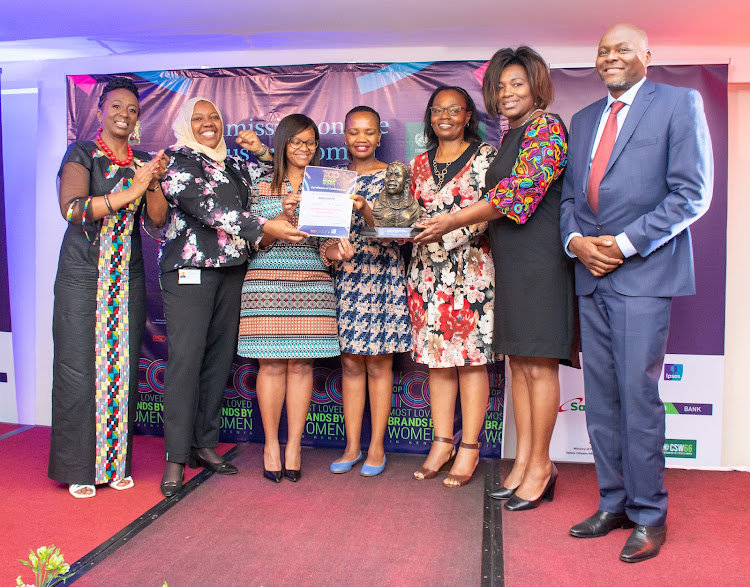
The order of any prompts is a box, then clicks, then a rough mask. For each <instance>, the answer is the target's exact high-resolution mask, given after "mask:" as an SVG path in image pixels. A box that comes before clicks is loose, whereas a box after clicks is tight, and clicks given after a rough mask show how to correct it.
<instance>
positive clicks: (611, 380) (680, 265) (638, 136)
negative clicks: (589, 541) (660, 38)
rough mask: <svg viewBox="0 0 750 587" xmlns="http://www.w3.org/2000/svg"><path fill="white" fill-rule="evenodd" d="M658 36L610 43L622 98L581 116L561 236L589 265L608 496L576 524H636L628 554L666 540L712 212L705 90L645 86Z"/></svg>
mask: <svg viewBox="0 0 750 587" xmlns="http://www.w3.org/2000/svg"><path fill="white" fill-rule="evenodd" d="M650 62H651V53H650V52H649V50H648V39H647V36H646V33H645V32H644V31H643V30H642V29H640V28H638V27H636V26H633V25H625V24H618V25H616V26H614V27H612V28H611V29H610V30H608V31H607V32H606V33H605V34H604V36H603V37H602V39H601V42H600V43H599V50H598V53H597V57H596V68H597V71H598V73H599V75H600V77H601V78H602V80H603V81H604V83H605V85H606V86H607V88H608V89H609V95H608V96H607V97H606V98H603V99H601V100H599V101H597V102H594V103H593V104H591V105H590V106H587V107H586V108H584V109H583V110H581V111H580V112H578V113H577V114H576V115H575V116H573V119H572V122H571V125H570V138H569V142H568V167H567V169H566V171H565V180H564V185H563V193H562V202H561V214H560V223H561V236H562V240H563V243H564V245H565V249H566V251H567V252H568V254H569V255H570V256H572V257H576V258H577V259H578V261H580V262H579V263H576V294H577V295H578V296H579V307H580V318H581V341H582V350H583V367H584V383H585V390H586V422H587V427H588V432H589V438H590V440H591V448H592V450H593V453H594V462H595V464H596V473H597V479H598V482H599V490H600V496H601V497H600V501H599V509H598V511H597V513H596V514H594V515H593V516H591V517H590V518H587V519H586V520H584V521H583V522H581V523H580V524H576V525H575V526H573V528H571V530H570V533H571V535H573V536H575V537H578V538H595V537H599V536H604V535H606V534H608V533H609V532H610V531H611V530H614V529H615V528H633V531H632V533H631V535H630V537H629V538H628V540H627V542H626V543H625V546H624V548H623V550H622V552H621V554H620V559H621V560H623V561H626V562H638V561H642V560H646V559H648V558H651V557H654V556H656V555H657V554H659V549H660V547H661V545H662V544H663V543H664V542H665V540H666V535H667V526H666V517H667V490H666V488H665V487H664V452H663V445H664V435H665V431H664V428H665V422H664V404H663V403H662V401H661V399H660V398H659V390H658V381H659V377H660V375H661V370H662V366H663V363H664V355H665V352H666V345H667V335H668V332H669V315H670V309H671V304H672V297H673V296H684V295H691V294H693V293H695V275H694V270H693V252H692V244H691V239H690V231H689V229H688V226H689V225H690V224H691V223H693V222H694V221H695V220H697V219H698V218H699V217H700V216H701V215H702V214H703V213H704V212H705V211H706V210H707V209H708V205H709V202H710V200H711V192H712V186H713V159H712V152H711V139H710V136H709V132H708V125H707V123H706V117H705V114H704V111H703V101H702V99H701V96H700V94H699V93H698V92H697V91H695V90H692V89H687V88H677V87H672V86H668V85H663V84H656V83H653V82H652V81H650V80H648V79H647V78H646V69H647V67H648V65H649V63H650Z"/></svg>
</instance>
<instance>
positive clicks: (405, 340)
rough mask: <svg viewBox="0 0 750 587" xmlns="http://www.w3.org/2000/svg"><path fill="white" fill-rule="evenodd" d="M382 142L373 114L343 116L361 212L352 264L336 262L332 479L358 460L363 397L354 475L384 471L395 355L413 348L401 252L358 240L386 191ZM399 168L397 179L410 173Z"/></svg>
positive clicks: (360, 110)
mask: <svg viewBox="0 0 750 587" xmlns="http://www.w3.org/2000/svg"><path fill="white" fill-rule="evenodd" d="M380 138H381V134H380V116H379V115H378V113H377V112H376V111H375V110H373V109H372V108H370V107H368V106H357V107H356V108H353V109H352V110H350V111H349V112H348V113H347V115H346V118H345V123H344V141H345V144H346V148H347V150H348V151H349V157H350V158H351V163H349V165H348V167H347V168H348V169H349V170H351V171H356V172H357V173H358V174H359V176H358V177H357V198H356V202H355V208H358V209H359V211H360V213H355V214H354V216H353V221H352V228H351V233H350V236H349V239H350V240H351V241H352V246H353V247H354V257H352V258H351V259H350V260H349V261H345V262H343V263H339V264H338V267H337V268H336V273H335V283H336V296H337V298H338V311H337V316H338V331H339V343H340V344H341V371H342V394H343V399H344V425H345V427H346V449H345V450H344V454H343V455H342V456H341V458H339V459H338V460H336V461H335V462H334V463H332V464H331V472H332V473H346V472H347V471H350V470H351V469H352V467H353V466H354V465H355V464H357V463H358V462H359V461H360V460H362V451H361V449H360V436H361V432H362V416H363V415H364V409H365V396H366V390H367V391H369V396H370V418H371V423H372V428H371V429H372V432H371V434H370V446H369V448H368V451H367V459H365V462H364V464H363V465H362V468H361V470H360V474H362V475H364V476H365V477H372V476H375V475H379V474H380V473H382V472H383V469H384V468H385V449H384V447H383V441H384V438H385V431H386V428H387V427H388V416H389V415H390V413H391V401H392V395H393V353H401V352H406V351H408V350H409V349H410V348H411V332H410V323H409V311H408V308H407V305H406V277H405V273H406V272H405V271H404V258H403V256H402V255H401V248H400V247H399V246H398V244H397V243H396V242H395V241H390V242H386V241H377V240H370V239H366V238H362V237H361V236H360V234H359V233H360V231H361V230H362V228H363V227H364V226H365V224H366V221H365V219H366V218H367V219H368V220H369V221H370V222H372V218H371V213H372V210H371V206H372V204H373V202H374V201H375V200H376V199H377V197H378V196H379V195H380V193H381V192H382V191H383V189H384V188H385V183H386V167H388V166H387V165H386V164H385V163H383V162H382V161H378V160H377V159H376V158H375V149H376V148H377V147H378V145H380ZM401 165H403V164H401ZM398 169H399V171H398V172H397V173H399V174H404V172H405V171H408V170H404V169H403V168H398ZM391 170H392V171H391V172H389V173H394V175H395V174H396V172H394V171H393V168H391ZM390 179H391V178H389V180H390ZM394 179H395V181H398V179H396V178H394ZM406 189H408V183H407V187H406Z"/></svg>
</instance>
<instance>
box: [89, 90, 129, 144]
mask: <svg viewBox="0 0 750 587" xmlns="http://www.w3.org/2000/svg"><path fill="white" fill-rule="evenodd" d="M139 112H140V109H139V107H138V98H136V97H135V94H133V93H132V92H131V91H130V90H126V89H125V88H117V89H116V90H112V91H111V92H108V93H107V95H106V96H105V97H104V103H103V104H102V107H101V110H99V112H98V114H97V116H98V118H99V122H101V125H102V138H104V139H105V140H106V138H107V137H118V138H123V137H127V136H129V135H130V133H132V132H133V129H134V128H135V123H136V122H138V114H139Z"/></svg>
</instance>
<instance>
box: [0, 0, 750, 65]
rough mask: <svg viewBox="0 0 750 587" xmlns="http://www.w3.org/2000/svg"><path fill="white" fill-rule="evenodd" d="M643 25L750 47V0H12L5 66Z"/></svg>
mask: <svg viewBox="0 0 750 587" xmlns="http://www.w3.org/2000/svg"><path fill="white" fill-rule="evenodd" d="M615 22H634V23H637V24H639V25H640V26H642V27H643V28H644V29H646V30H647V31H648V33H649V36H650V43H651V45H652V46H657V45H659V46H692V47H696V46H717V45H719V46H749V45H750V34H749V33H748V23H750V2H748V0H713V1H709V0H630V1H629V2H620V3H616V2H604V1H602V0H598V1H596V2H594V1H592V0H558V1H557V2H552V1H551V0H537V1H536V2H533V1H532V2H518V1H517V2H510V1H508V0H433V1H430V0H419V1H417V0H377V1H369V0H319V1H318V2H317V3H316V2H313V1H312V0H307V1H304V2H303V1H301V0H275V1H274V0H213V1H212V0H182V1H180V2H175V1H169V0H154V1H152V2H132V3H122V2H114V3H109V2H101V1H98V2H92V1H91V0H62V1H60V2H51V1H50V0H3V8H2V12H0V62H10V61H27V60H31V59H54V58H70V57H86V56H104V55H123V54H126V55H127V54H130V55H135V54H146V53H171V52H184V51H202V50H205V51H224V50H226V51H242V50H250V51H258V50H272V49H273V50H279V49H291V50H299V51H305V50H309V49H320V48H349V47H351V48H367V47H435V46H440V47H478V46H487V45H490V46H497V47H500V46H516V45H519V44H524V43H526V44H530V45H535V46H551V45H554V46H592V47H593V46H594V44H595V43H596V42H597V41H598V39H599V37H600V36H601V34H602V32H603V29H604V28H606V27H607V26H609V25H610V24H614V23H615Z"/></svg>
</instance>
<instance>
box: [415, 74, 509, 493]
mask: <svg viewBox="0 0 750 587" xmlns="http://www.w3.org/2000/svg"><path fill="white" fill-rule="evenodd" d="M477 129H478V116H477V113H476V107H475V105H474V102H473V100H472V99H471V97H470V96H469V95H468V93H467V92H466V91H465V90H463V89H462V88H457V87H445V86H443V87H440V88H438V89H437V90H435V92H433V94H432V96H431V98H430V101H429V103H428V106H427V110H426V111H425V135H426V136H427V139H428V144H431V145H434V146H433V148H431V149H430V150H428V151H427V152H425V153H422V154H421V155H418V156H417V157H415V158H414V160H413V161H412V162H411V179H412V193H413V196H414V198H415V199H417V201H418V202H419V204H420V206H421V207H422V209H423V216H425V217H428V218H429V217H433V216H436V215H441V214H451V213H453V212H455V211H457V210H459V209H461V208H464V207H466V206H469V205H471V204H473V203H475V202H476V201H477V200H479V198H480V197H481V192H482V188H483V187H484V176H485V173H486V171H487V168H488V167H489V164H490V162H491V161H492V159H493V158H494V156H495V152H496V151H495V149H494V148H493V147H492V146H490V145H487V144H485V143H481V142H480V140H479V134H478V131H477ZM486 230H487V223H486V222H483V223H479V224H475V225H472V226H469V227H467V228H460V229H458V230H455V231H453V232H450V233H448V234H446V235H445V236H444V237H442V238H441V239H437V240H436V241H435V242H429V243H425V244H420V245H418V246H415V247H414V251H413V256H412V260H411V264H410V267H409V272H408V287H409V291H408V295H409V311H410V315H411V322H412V338H413V342H414V350H413V356H414V360H415V361H416V362H417V363H422V364H424V365H427V366H428V367H429V368H430V400H431V402H430V405H431V410H432V420H433V431H434V437H433V444H432V447H431V448H430V453H429V455H428V456H427V459H426V460H425V463H424V465H423V466H422V468H420V469H419V470H418V471H416V472H415V473H414V476H415V477H416V478H417V479H429V478H432V477H434V476H435V475H436V474H437V472H438V471H439V470H440V469H441V468H442V467H443V466H446V465H447V463H448V462H449V461H450V460H451V458H452V457H453V456H455V457H456V458H455V462H454V463H453V466H452V467H451V471H450V474H449V475H448V477H447V478H446V479H445V481H444V484H445V485H446V486H449V487H459V486H461V485H464V484H466V483H468V482H469V480H470V479H471V476H472V475H473V473H474V469H475V468H476V466H477V464H478V462H479V442H478V437H479V432H480V431H481V429H482V425H483V424H484V413H485V410H486V406H487V399H488V396H489V380H488V376H487V369H486V364H487V363H488V362H491V361H492V348H491V343H492V323H493V305H494V265H493V262H492V253H491V252H490V243H489V239H488V238H487V235H486V234H485V232H486ZM459 387H460V388H461V414H462V422H463V427H462V440H461V444H460V449H459V451H458V453H457V454H456V453H455V450H454V449H453V448H452V444H453V415H454V411H455V403H456V396H457V393H458V389H459Z"/></svg>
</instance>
